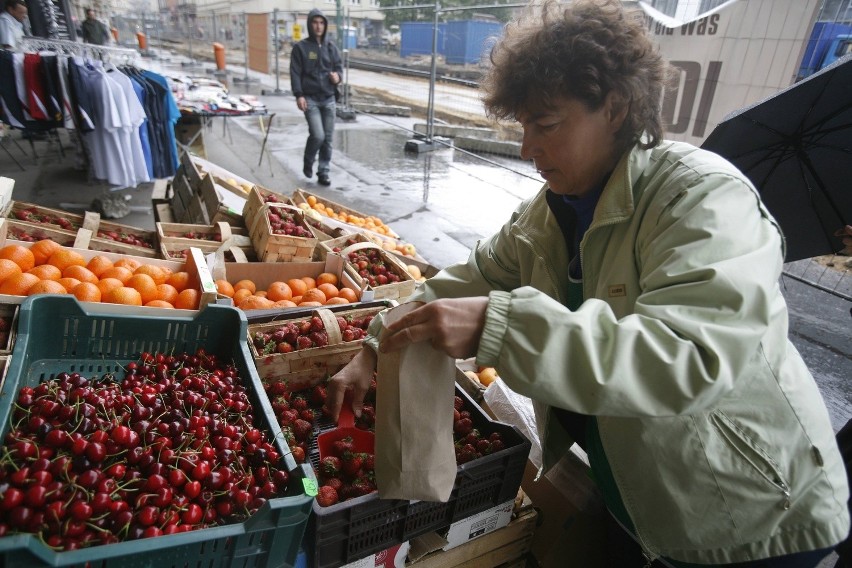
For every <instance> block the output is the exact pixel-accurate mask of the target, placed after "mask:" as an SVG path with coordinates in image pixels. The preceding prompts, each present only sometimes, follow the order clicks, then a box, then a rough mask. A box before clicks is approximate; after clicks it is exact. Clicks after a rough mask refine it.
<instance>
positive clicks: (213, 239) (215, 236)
mask: <svg viewBox="0 0 852 568" xmlns="http://www.w3.org/2000/svg"><path fill="white" fill-rule="evenodd" d="M156 227H157V238H158V239H159V241H160V242H161V243H169V244H183V245H186V246H187V247H191V246H197V245H208V246H209V245H212V246H215V247H219V246H221V245H222V244H224V243H226V242H228V241H229V240H230V246H238V247H241V248H251V239H250V238H249V236H248V230H247V229H244V228H242V227H234V226H232V225H229V224H228V223H225V222H224V221H219V222H218V223H213V224H212V225H193V224H188V223H157V224H156ZM190 234H191V235H193V236H191V237H190V236H187V235H190Z"/></svg>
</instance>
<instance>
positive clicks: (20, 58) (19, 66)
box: [12, 53, 33, 121]
mask: <svg viewBox="0 0 852 568" xmlns="http://www.w3.org/2000/svg"><path fill="white" fill-rule="evenodd" d="M12 61H13V62H14V65H15V89H16V90H17V92H18V100H19V101H20V102H21V108H23V109H24V119H25V120H27V121H32V119H33V117H32V115H31V114H30V106H29V102H28V101H27V82H26V80H24V54H23V53H13V54H12Z"/></svg>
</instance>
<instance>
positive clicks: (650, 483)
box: [412, 142, 849, 564]
mask: <svg viewBox="0 0 852 568" xmlns="http://www.w3.org/2000/svg"><path fill="white" fill-rule="evenodd" d="M782 246H783V244H782V238H781V236H780V231H779V229H778V227H777V225H776V224H775V221H774V220H773V219H772V218H771V216H770V215H769V213H768V212H767V211H766V210H765V209H764V207H763V205H762V203H761V202H760V200H759V198H758V196H757V193H756V191H755V190H754V188H753V187H752V185H751V184H750V183H749V182H748V180H747V179H746V178H745V177H744V176H743V175H742V174H741V173H740V172H739V171H737V170H736V169H735V168H734V167H733V166H731V165H730V164H729V163H728V162H726V161H725V160H723V159H721V158H719V157H718V156H716V155H714V154H710V153H707V152H704V151H702V150H699V149H696V148H695V147H693V146H690V145H688V144H683V143H676V142H671V143H670V142H666V143H663V144H662V145H660V146H658V147H657V148H655V149H653V150H648V151H645V150H640V149H638V148H635V149H633V150H632V151H631V152H629V153H627V154H625V156H624V157H623V158H622V160H621V161H620V163H619V164H618V166H617V167H616V169H615V171H614V173H613V174H612V176H611V178H610V180H609V181H608V183H607V185H606V187H605V189H604V190H603V193H602V195H601V198H600V201H599V203H598V205H597V208H596V210H595V213H594V218H593V221H592V224H591V227H590V228H589V230H588V231H587V232H586V235H585V237H584V238H583V241H582V243H581V260H582V267H583V289H584V297H585V298H586V300H585V302H584V303H583V304H582V306H581V307H580V308H579V309H578V310H577V311H575V312H571V311H570V310H568V309H567V308H566V307H565V306H564V305H563V304H564V303H565V301H566V294H567V288H568V269H567V267H568V256H567V251H566V247H565V245H564V240H563V237H562V234H561V232H560V229H559V227H558V226H557V223H556V220H555V218H554V216H553V214H552V213H551V211H550V209H549V208H548V206H547V203H546V201H545V192H544V190H542V191H541V192H539V193H538V194H537V195H536V196H535V197H533V198H531V199H529V200H527V201H526V202H524V203H523V204H521V206H520V207H519V208H518V209H517V210H516V212H515V213H514V214H513V216H512V218H511V219H510V220H509V222H508V223H506V224H505V225H504V226H503V227H502V229H501V230H500V231H499V232H498V233H497V234H495V235H494V236H492V237H491V238H489V239H486V240H483V241H481V242H480V243H478V245H477V246H476V248H475V250H474V251H473V252H472V254H471V256H470V259H469V260H468V262H467V263H461V264H458V265H455V266H452V267H450V268H448V269H446V270H444V271H442V272H441V273H439V274H438V275H436V276H435V277H433V278H430V279H429V280H428V281H427V282H426V283H425V285H424V286H423V287H422V289H421V290H420V291H418V293H417V294H416V296H414V297H412V299H416V300H421V301H429V300H432V299H435V298H445V297H465V296H477V295H488V296H489V298H490V299H489V303H488V310H487V315H486V323H485V328H484V331H483V336H482V339H481V341H480V344H479V351H478V353H477V363H479V364H480V365H493V366H495V367H496V368H497V369H498V371H499V373H500V376H501V377H502V378H503V379H504V380H505V381H506V383H507V384H508V385H509V386H510V387H511V388H512V389H513V390H515V391H516V392H519V393H521V394H524V395H526V396H528V397H530V398H532V399H533V400H535V401H538V402H537V403H536V414H537V419H538V421H539V433H540V436H541V441H542V446H543V449H544V467H545V468H548V467H550V466H552V465H553V464H554V463H556V461H557V460H558V459H559V458H560V457H561V456H562V455H563V454H564V453H565V452H566V451H567V449H568V448H569V447H570V445H571V442H572V441H571V440H570V439H569V438H568V436H567V434H566V432H565V431H564V430H563V429H562V428H561V426H560V425H559V422H558V420H557V419H556V418H555V416H553V414H552V413H551V412H550V410H549V407H553V406H555V407H561V408H565V409H568V410H572V411H574V412H579V413H583V414H589V415H595V416H596V417H597V419H598V424H599V429H600V436H601V441H602V443H603V447H604V449H605V452H606V456H607V459H608V461H609V464H610V467H611V469H612V472H613V476H614V478H615V480H616V483H617V485H618V488H619V491H620V494H621V497H622V499H623V501H624V504H625V507H626V509H627V511H628V512H629V514H630V517H631V519H632V521H633V523H634V525H635V527H636V530H637V533H638V537H639V539H640V541H641V543H642V545H643V548H644V549H645V550H646V552H648V553H650V554H651V555H652V556H654V555H662V556H665V557H669V558H672V559H675V560H681V561H685V562H692V563H698V564H723V563H731V562H743V561H747V560H753V559H758V558H764V557H769V556H779V555H783V554H789V553H793V552H798V551H806V550H813V549H819V548H825V547H829V546H833V545H834V544H836V543H838V542H839V541H841V540H843V539H844V538H845V537H846V535H847V532H848V530H849V516H848V512H847V503H846V502H847V498H848V487H847V482H846V474H845V470H844V466H843V463H842V461H841V458H840V454H839V451H838V449H837V445H836V442H835V439H834V432H833V430H832V427H831V423H830V421H829V417H828V413H827V410H826V408H825V405H824V403H823V400H822V398H821V396H820V393H819V390H818V388H817V385H816V383H815V382H814V379H813V377H812V376H811V374H810V372H809V371H808V369H807V367H806V366H805V364H804V362H803V361H802V359H801V357H800V356H799V354H798V352H797V351H796V350H795V348H794V347H793V345H792V344H791V343H790V342H789V340H788V339H787V332H788V328H787V326H788V321H787V308H786V304H785V302H784V299H783V297H782V295H781V292H780V289H779V276H780V271H781V267H782V255H783V252H782Z"/></svg>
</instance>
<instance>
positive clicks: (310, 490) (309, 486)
mask: <svg viewBox="0 0 852 568" xmlns="http://www.w3.org/2000/svg"><path fill="white" fill-rule="evenodd" d="M302 487H304V488H305V495H307V496H308V497H316V496H317V493H318V492H319V491H318V490H317V480H316V479H308V478H304V479H302Z"/></svg>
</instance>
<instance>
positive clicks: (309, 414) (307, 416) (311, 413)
mask: <svg viewBox="0 0 852 568" xmlns="http://www.w3.org/2000/svg"><path fill="white" fill-rule="evenodd" d="M299 418H301V419H302V420H305V421H307V422H311V423H313V422H314V421H315V420H316V419H317V416H316V411H315V410H314V409H313V408H306V409H305V410H303V411H301V412H300V413H299Z"/></svg>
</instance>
